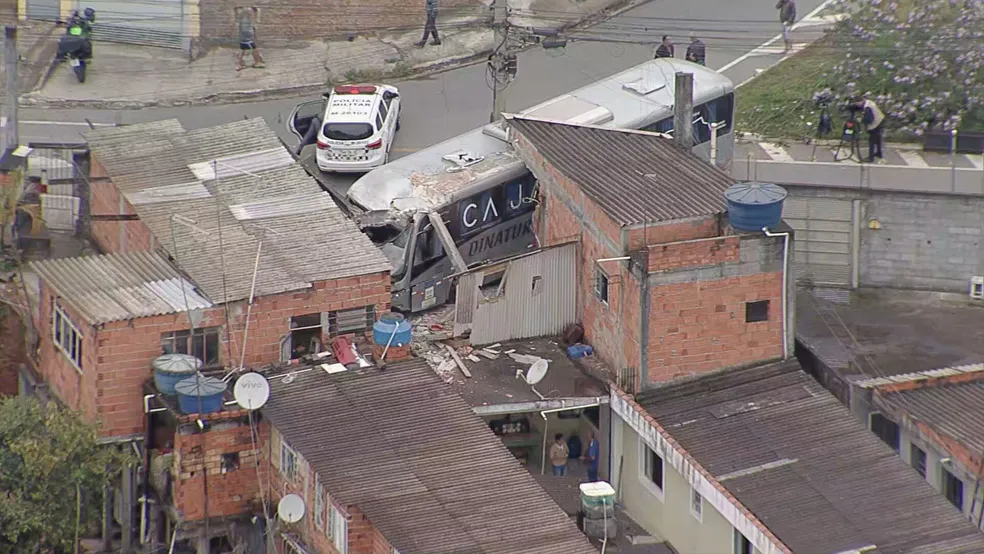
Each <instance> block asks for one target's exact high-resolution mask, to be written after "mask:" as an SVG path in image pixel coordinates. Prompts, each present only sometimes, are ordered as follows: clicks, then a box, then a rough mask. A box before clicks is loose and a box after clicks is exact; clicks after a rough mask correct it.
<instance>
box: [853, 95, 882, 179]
mask: <svg viewBox="0 0 984 554" xmlns="http://www.w3.org/2000/svg"><path fill="white" fill-rule="evenodd" d="M853 107H854V109H855V110H857V111H860V112H861V123H864V125H865V128H866V129H867V131H868V160H867V161H868V163H874V162H875V158H878V163H885V158H884V157H883V156H882V141H883V135H882V131H883V130H884V127H883V126H882V124H883V123H885V114H884V113H883V112H882V111H881V108H879V107H878V104H875V103H874V102H872V101H871V100H870V99H867V98H859V99H858V100H857V101H856V102H855V103H854V105H853Z"/></svg>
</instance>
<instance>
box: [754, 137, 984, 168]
mask: <svg viewBox="0 0 984 554" xmlns="http://www.w3.org/2000/svg"><path fill="white" fill-rule="evenodd" d="M859 146H860V150H861V152H860V154H861V156H867V155H868V148H867V147H868V145H867V144H866V143H863V144H861V145H859ZM850 154H851V152H850V151H849V150H848V149H847V148H846V147H845V148H843V149H841V150H840V151H839V152H838V151H837V149H836V147H831V146H829V145H810V144H778V143H774V142H739V143H738V144H736V145H735V157H736V158H742V159H749V160H760V161H772V162H780V163H793V162H817V163H841V164H857V163H858V157H857V155H854V156H851V155H850ZM883 163H884V164H886V165H890V166H900V167H911V168H919V169H927V168H951V167H956V168H958V169H972V170H978V171H984V156H982V155H981V154H954V155H953V156H950V155H949V154H939V153H935V152H923V151H922V150H919V149H918V148H917V147H909V146H903V147H894V146H886V147H885V148H884V162H883Z"/></svg>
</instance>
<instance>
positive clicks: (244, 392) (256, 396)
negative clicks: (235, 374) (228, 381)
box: [232, 373, 270, 410]
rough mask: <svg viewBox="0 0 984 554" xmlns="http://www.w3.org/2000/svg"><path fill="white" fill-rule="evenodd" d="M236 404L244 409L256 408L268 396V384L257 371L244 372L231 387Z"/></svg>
mask: <svg viewBox="0 0 984 554" xmlns="http://www.w3.org/2000/svg"><path fill="white" fill-rule="evenodd" d="M232 394H233V396H234V397H235V398H236V404H239V406H240V407H241V408H243V409H245V410H258V409H260V408H262V407H263V405H264V404H266V401H267V400H269V398H270V384H269V383H267V380H266V379H265V378H264V377H263V376H262V375H260V374H259V373H244V374H243V375H241V376H240V377H239V379H237V380H236V384H235V386H233V388H232Z"/></svg>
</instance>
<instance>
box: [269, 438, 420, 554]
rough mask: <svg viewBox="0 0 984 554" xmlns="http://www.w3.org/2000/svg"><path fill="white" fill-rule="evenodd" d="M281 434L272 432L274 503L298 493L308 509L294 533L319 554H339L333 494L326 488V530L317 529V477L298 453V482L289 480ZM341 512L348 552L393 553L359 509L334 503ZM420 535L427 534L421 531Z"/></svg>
mask: <svg viewBox="0 0 984 554" xmlns="http://www.w3.org/2000/svg"><path fill="white" fill-rule="evenodd" d="M281 440H282V439H281V435H280V433H279V432H277V431H276V430H273V431H272V432H271V433H270V441H269V454H268V459H269V462H270V464H269V465H270V470H269V471H270V476H271V479H270V480H269V483H270V494H271V499H272V500H273V502H274V503H276V502H278V501H279V500H280V498H282V497H283V496H285V495H287V494H291V493H293V494H297V495H299V496H300V497H301V498H303V499H304V505H305V506H306V507H307V510H306V511H305V514H304V519H303V520H302V521H301V522H299V523H297V524H295V525H294V526H292V530H293V531H299V533H300V536H301V539H302V540H303V541H304V543H305V544H306V545H307V546H308V547H310V548H312V551H313V552H318V553H320V554H337V552H338V551H337V550H336V548H335V545H334V542H333V539H332V538H330V537H329V536H328V526H329V525H330V523H331V519H330V518H331V504H330V503H331V502H332V500H331V496H332V495H331V491H330V490H328V489H327V488H324V493H325V494H326V500H325V502H324V522H325V527H324V528H322V529H318V528H317V526H316V525H315V521H314V518H315V512H314V506H315V482H316V481H317V479H316V478H315V474H314V471H313V470H312V469H311V466H310V465H309V464H308V462H307V461H306V460H305V459H304V457H303V456H302V455H301V453H300V452H298V453H297V474H296V477H295V479H293V480H288V479H286V478H285V476H284V474H283V473H282V472H281V471H280V449H281V444H282V442H281ZM335 506H336V508H338V509H339V510H340V511H342V513H345V514H348V552H349V554H391V553H392V552H393V547H392V545H390V544H389V542H388V541H387V540H386V537H384V536H383V535H382V533H380V532H379V530H378V529H376V528H375V527H374V526H373V525H372V523H371V522H370V521H369V519H368V518H367V517H366V515H365V514H364V513H362V511H361V510H359V508H358V506H354V505H348V506H342V505H338V504H335ZM421 532H427V531H426V530H421Z"/></svg>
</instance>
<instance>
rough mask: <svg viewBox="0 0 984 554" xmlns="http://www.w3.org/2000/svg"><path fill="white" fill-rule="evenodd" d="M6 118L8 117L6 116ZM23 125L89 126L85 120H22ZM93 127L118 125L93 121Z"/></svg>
mask: <svg viewBox="0 0 984 554" xmlns="http://www.w3.org/2000/svg"><path fill="white" fill-rule="evenodd" d="M4 119H6V118H4ZM20 124H21V125H52V126H55V127H88V126H89V124H88V123H86V122H84V121H21V122H20ZM92 126H93V127H116V124H115V123H93V124H92Z"/></svg>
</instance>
